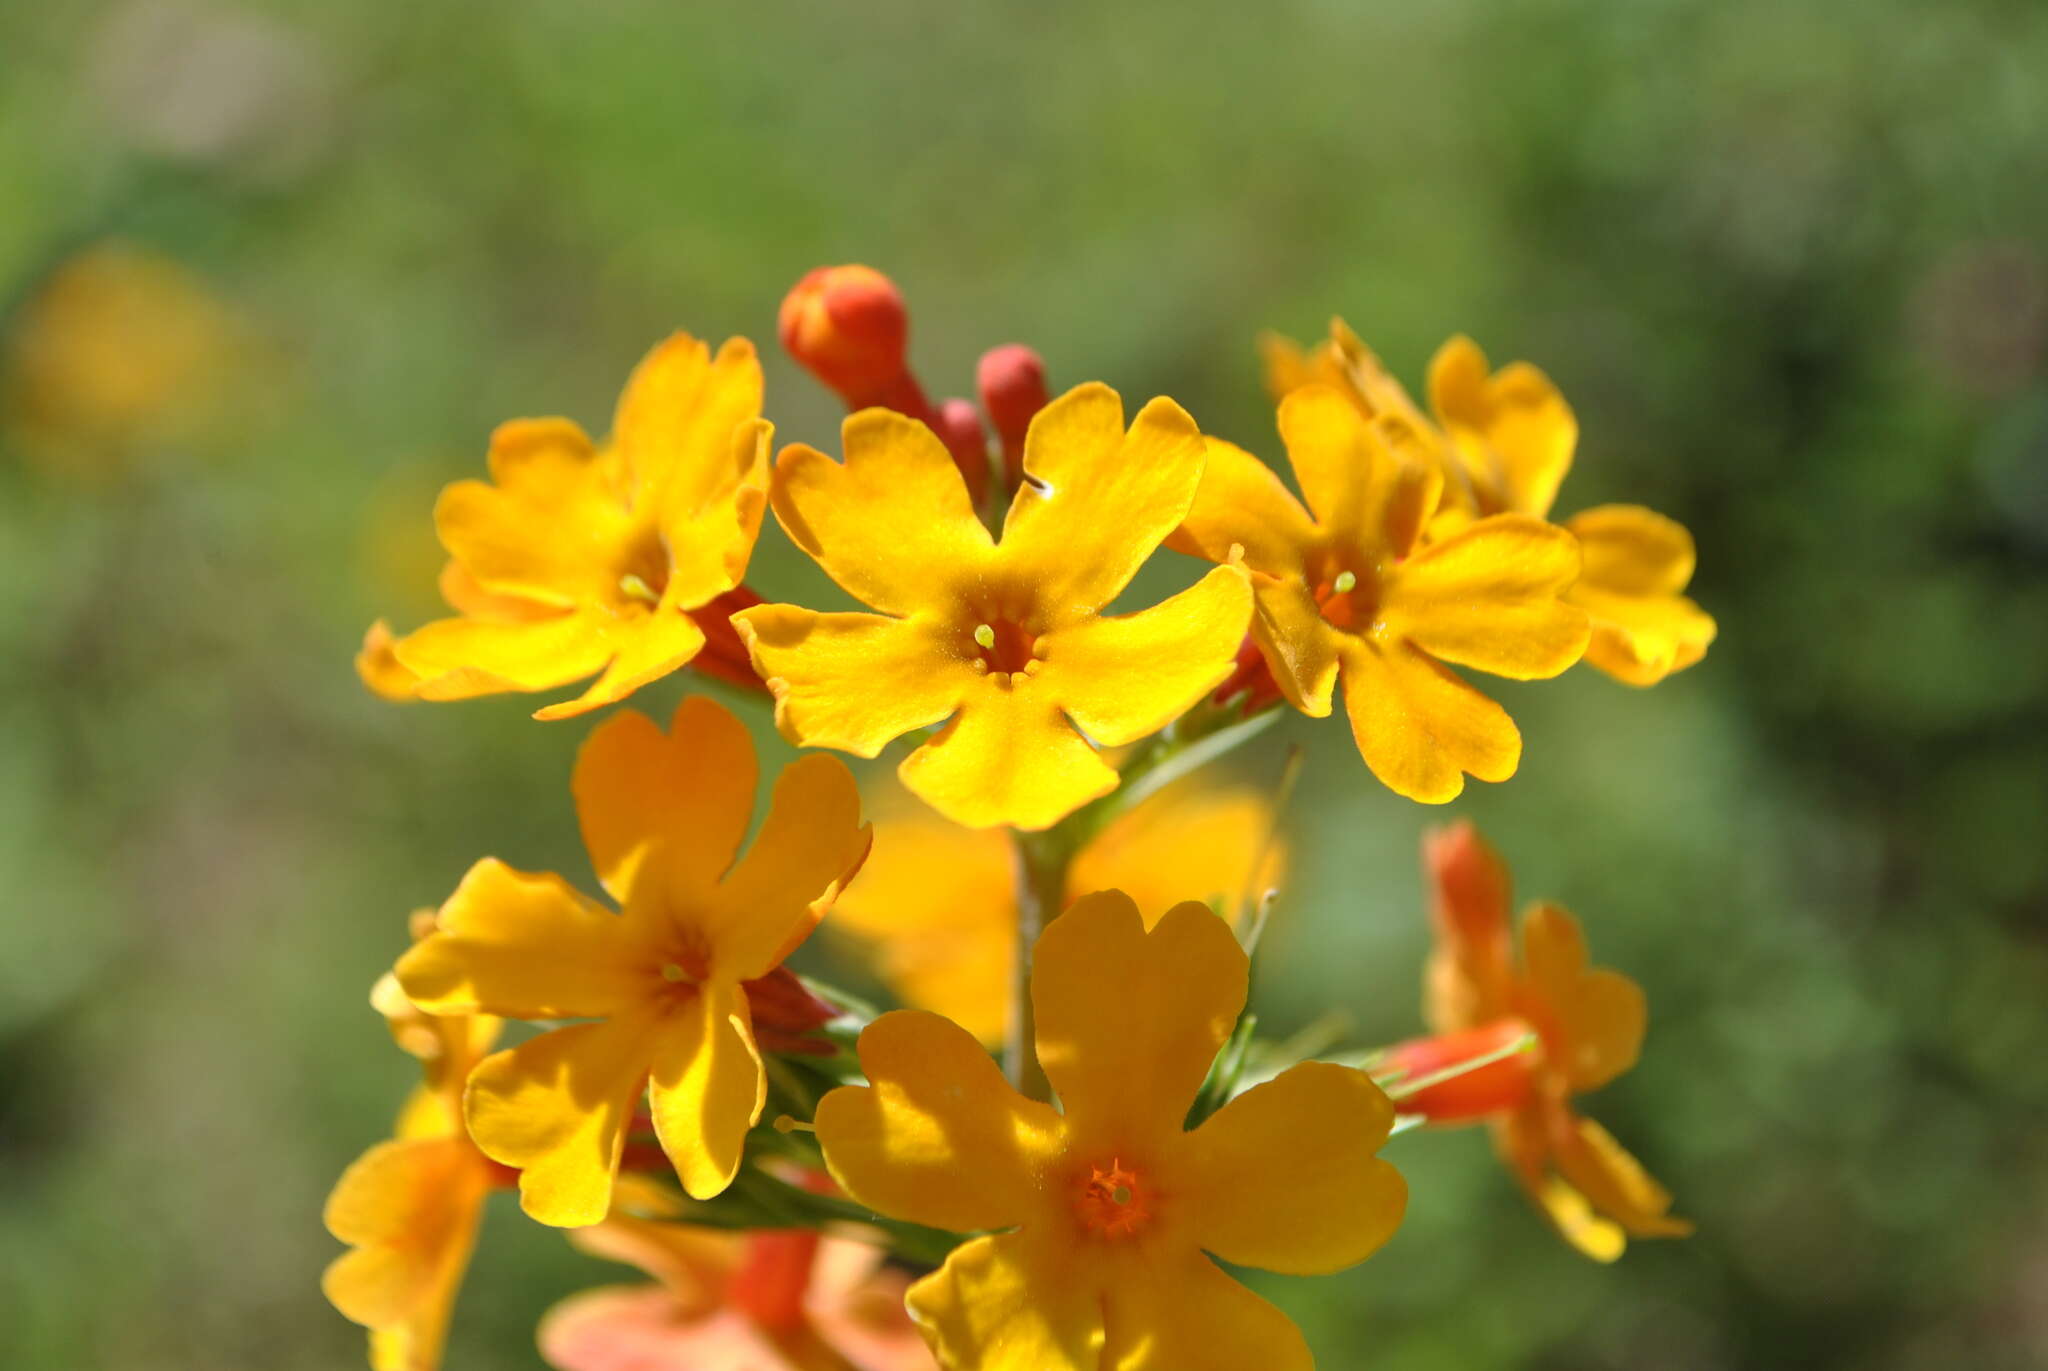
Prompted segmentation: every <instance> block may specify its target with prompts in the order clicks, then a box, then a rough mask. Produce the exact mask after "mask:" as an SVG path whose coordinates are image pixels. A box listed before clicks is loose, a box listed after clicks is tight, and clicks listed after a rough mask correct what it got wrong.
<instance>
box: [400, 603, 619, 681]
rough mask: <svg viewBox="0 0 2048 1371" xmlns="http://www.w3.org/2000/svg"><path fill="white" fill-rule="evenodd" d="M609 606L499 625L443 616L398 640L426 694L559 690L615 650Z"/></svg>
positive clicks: (402, 662) (402, 659)
mask: <svg viewBox="0 0 2048 1371" xmlns="http://www.w3.org/2000/svg"><path fill="white" fill-rule="evenodd" d="M609 619H610V616H609V615H607V614H605V613H604V612H603V611H601V610H570V611H567V612H564V613H558V614H551V615H549V616H548V617H547V618H545V619H528V620H522V621H518V622H513V623H496V622H489V621H485V620H478V619H436V620H435V621H434V622H433V623H430V624H428V625H426V626H425V627H423V628H417V629H414V630H413V631H412V632H411V633H408V634H406V635H405V636H404V637H403V638H400V639H399V640H398V641H397V642H395V643H393V644H392V645H391V650H392V653H393V655H395V656H396V657H397V659H398V661H399V664H400V665H401V666H403V667H404V668H405V669H406V670H408V671H411V672H413V673H414V674H415V675H417V676H418V677H419V678H420V680H419V685H418V688H417V693H418V695H419V697H420V698H421V699H423V700H467V699H471V698H473V697H475V696H478V695H494V694H498V693H500V692H502V691H508V690H552V689H554V688H555V687H556V686H560V685H567V684H568V683H569V682H571V681H576V680H581V679H582V678H583V677H585V676H588V675H590V674H591V673H592V672H593V671H596V670H598V669H599V668H601V667H602V666H604V664H605V662H606V661H607V660H608V659H609V658H610V657H611V655H612V648H611V645H610V644H609V643H608V642H607V641H606V637H605V629H606V627H607V624H608V622H609Z"/></svg>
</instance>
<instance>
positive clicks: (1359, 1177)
mask: <svg viewBox="0 0 2048 1371" xmlns="http://www.w3.org/2000/svg"><path fill="white" fill-rule="evenodd" d="M1393 1123H1394V1106H1393V1104H1392V1103H1391V1102H1390V1101H1389V1100H1388V1099H1387V1097H1386V1095H1385V1094H1384V1093H1382V1092H1381V1090H1380V1088H1379V1087H1378V1086H1376V1085H1374V1084H1373V1083H1372V1078H1371V1077H1369V1076H1367V1075H1366V1074H1365V1073H1364V1072H1363V1071H1356V1070H1353V1069H1352V1068H1350V1067H1345V1066H1338V1065H1336V1064H1334V1063H1331V1062H1304V1063H1302V1064H1301V1065H1299V1066H1295V1067H1291V1068H1289V1069H1288V1070H1286V1071H1284V1072H1282V1073H1281V1074H1280V1075H1279V1076H1277V1077H1275V1078H1274V1079H1273V1080H1270V1081H1267V1082H1266V1083H1265V1084H1263V1085H1257V1086H1254V1087H1252V1088H1251V1089H1250V1090H1248V1091H1246V1092H1245V1093H1244V1094H1242V1095H1240V1096H1238V1097H1237V1098H1236V1099H1234V1100H1232V1101H1231V1102H1230V1103H1229V1104H1227V1105H1225V1106H1224V1107H1223V1108H1222V1109H1220V1110H1219V1111H1217V1113H1216V1114H1215V1115H1214V1116H1212V1117H1211V1118H1210V1119H1209V1120H1208V1121H1207V1122H1205V1123H1204V1124H1203V1125H1202V1126H1201V1127H1200V1128H1199V1129H1197V1130H1196V1131H1195V1133H1194V1134H1193V1136H1192V1137H1190V1138H1189V1139H1188V1142H1187V1149H1188V1150H1187V1164H1188V1166H1189V1176H1190V1178H1191V1180H1190V1182H1189V1184H1190V1187H1191V1191H1192V1193H1191V1195H1190V1199H1189V1208H1190V1211H1191V1218H1192V1221H1193V1223H1194V1225H1195V1229H1196V1237H1195V1241H1196V1242H1198V1243H1199V1244H1200V1245H1201V1246H1202V1247H1203V1248H1205V1249H1206V1250H1208V1251H1210V1252H1213V1253H1215V1254H1216V1255H1217V1256H1219V1257H1221V1258H1223V1260H1225V1261H1228V1262H1234V1263H1236V1264H1237V1265H1240V1266H1258V1267H1263V1268H1265V1269H1266V1270H1268V1271H1286V1272H1290V1273H1293V1274H1296V1275H1320V1274H1323V1273H1326V1272H1330V1271H1339V1270H1342V1269H1343V1268H1344V1267H1347V1266H1351V1265H1353V1264H1354V1263H1357V1262H1362V1261H1364V1260H1365V1259H1366V1258H1367V1257H1369V1256H1371V1255H1372V1254H1373V1253H1374V1252H1376V1251H1378V1250H1379V1248H1380V1246H1381V1245H1382V1244H1383V1243H1385V1242H1386V1240H1387V1239H1388V1238H1390V1237H1392V1236H1393V1235H1394V1230H1395V1228H1397V1227H1399V1226H1400V1223H1401V1215H1402V1213H1403V1212H1404V1211H1405V1210H1406V1208H1407V1204H1408V1186H1407V1183H1406V1182H1404V1181H1403V1180H1402V1179H1401V1176H1400V1173H1399V1172H1397V1171H1395V1170H1394V1168H1393V1167H1392V1166H1390V1165H1388V1164H1387V1163H1386V1162H1384V1161H1381V1160H1380V1159H1379V1158H1378V1157H1376V1156H1374V1155H1373V1154H1374V1153H1375V1152H1377V1151H1378V1150H1379V1148H1380V1145H1381V1144H1382V1143H1384V1142H1385V1141H1386V1140H1387V1132H1388V1130H1389V1129H1390V1128H1392V1127H1393Z"/></svg>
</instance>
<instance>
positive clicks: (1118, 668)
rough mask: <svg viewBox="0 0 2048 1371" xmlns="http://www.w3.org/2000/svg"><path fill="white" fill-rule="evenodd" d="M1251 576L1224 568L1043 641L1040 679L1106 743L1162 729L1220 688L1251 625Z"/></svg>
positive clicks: (1089, 731)
mask: <svg viewBox="0 0 2048 1371" xmlns="http://www.w3.org/2000/svg"><path fill="white" fill-rule="evenodd" d="M1251 612H1252V592H1251V585H1250V582H1249V581H1248V580H1247V579H1246V577H1245V574H1244V573H1243V572H1242V571H1240V570H1238V569H1237V568H1236V567H1230V566H1220V567H1217V568H1216V569H1215V570H1214V571H1211V572H1210V573H1209V574H1208V575H1206V576H1204V577H1203V578H1202V579H1201V580H1199V581H1197V582H1196V583H1195V584H1194V585H1192V586H1189V587H1188V588H1187V589H1186V590H1184V591H1182V592H1181V593H1180V594H1178V595H1175V596H1173V597H1172V598H1171V599H1169V600H1166V601H1164V602H1162V603H1160V604H1157V605H1154V606H1153V607H1152V608H1150V609H1146V610H1140V611H1139V612H1137V613H1135V614H1125V615H1120V616H1117V617H1115V618H1111V617H1107V616H1101V617H1095V618H1089V619H1084V620H1082V621H1081V622H1079V623H1076V624H1073V625H1071V626H1069V627H1063V628H1057V629H1054V630H1053V631H1052V632H1050V633H1048V634H1046V635H1045V636H1044V637H1042V638H1040V639H1039V647H1040V654H1041V656H1042V657H1043V659H1044V669H1043V671H1042V672H1041V674H1040V675H1039V677H1038V678H1037V679H1038V684H1039V685H1040V686H1042V687H1043V688H1044V689H1045V690H1046V691H1047V692H1049V693H1051V694H1052V695H1053V696H1054V697H1055V698H1057V699H1058V701H1059V702H1060V704H1061V705H1062V706H1063V707H1064V708H1065V710H1066V712H1067V715H1068V717H1069V718H1071V719H1072V720H1073V721H1074V724H1075V726H1076V727H1078V728H1079V729H1080V730H1081V732H1083V733H1084V734H1086V735H1087V736H1088V737H1090V738H1092V739H1094V740H1095V741H1096V742H1097V743H1101V744H1103V745H1105V746H1109V747H1120V746H1122V745H1123V744H1125V743H1133V742H1136V741H1137V740H1138V739H1140V738H1143V737H1145V736H1147V735H1148V734H1152V733H1156V732H1158V731H1159V730H1160V729H1162V728H1164V727H1165V726H1166V725H1167V724H1169V723H1171V722H1172V721H1173V720H1174V719H1176V718H1179V717H1180V715H1181V714H1182V713H1184V712H1185V711H1186V710H1187V708H1188V707H1189V706H1190V705H1192V704H1194V703H1195V702H1197V701H1198V700H1200V699H1201V698H1202V697H1203V696H1204V695H1206V694H1208V693H1209V692H1210V691H1211V690H1213V689H1215V688H1216V687H1217V686H1218V685H1220V684H1221V683H1222V681H1223V678H1224V677H1226V676H1228V675H1229V674H1230V671H1231V668H1232V667H1233V666H1234V665H1235V664H1236V660H1237V649H1238V645H1239V644H1240V643H1242V642H1243V641H1244V635H1245V631H1246V629H1247V628H1249V627H1250V623H1251Z"/></svg>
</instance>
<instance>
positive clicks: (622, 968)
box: [396, 857, 647, 1019]
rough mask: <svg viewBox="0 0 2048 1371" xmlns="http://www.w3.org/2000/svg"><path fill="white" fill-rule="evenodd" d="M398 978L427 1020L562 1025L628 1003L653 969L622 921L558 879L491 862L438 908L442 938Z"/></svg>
mask: <svg viewBox="0 0 2048 1371" xmlns="http://www.w3.org/2000/svg"><path fill="white" fill-rule="evenodd" d="M396 970H397V974H398V979H399V982H400V984H402V985H403V986H404V987H405V993H406V995H407V996H408V997H409V998H410V999H411V1000H412V1001H413V1002H414V1003H415V1004H417V1005H419V1006H420V1008H422V1009H425V1010H427V1011H428V1012H430V1013H435V1014H448V1013H466V1012H474V1011H475V1010H478V1009H481V1010H484V1011H485V1012H487V1013H491V1014H498V1015H503V1016H506V1017H510V1018H522V1019H560V1018H579V1017H583V1016H585V1015H601V1014H610V1013H613V1012H615V1011H616V1010H618V1009H620V1008H621V1007H623V1006H625V1005H627V1004H629V1003H631V1002H632V1001H633V1000H634V999H635V998H637V997H638V996H639V995H640V993H641V992H642V990H643V988H644V986H645V983H646V970H647V968H646V966H645V958H644V957H643V956H641V955H639V951H638V948H637V947H636V944H635V943H634V942H633V940H632V938H631V936H630V934H629V932H628V929H627V926H626V923H625V921H624V920H622V919H620V918H619V916H618V915H616V914H613V913H612V912H611V911H610V910H607V909H605V908H604V907H603V906H602V905H599V904H597V903H596V902H594V901H592V900H589V899H587V898H585V897H584V896H583V895H580V894H578V893H577V892H576V891H575V890H574V889H572V888H571V887H570V885H569V884H568V882H566V881H564V880H563V879H562V878H561V877H559V876H555V875H551V874H547V873H532V872H524V871H515V870H513V869H512V868H511V867H509V866H507V865H505V864H504V863H503V862H501V861H499V860H498V859H497V858H495V857H486V858H485V859H484V860H482V861H480V862H478V863H477V864H476V865H475V866H472V867H471V868H470V869H469V871H468V873H467V874H466V875H464V876H463V878H462V884H460V885H459V886H457V887H456V888H455V893H454V894H453V895H450V896H449V897H448V902H447V903H446V904H444V905H442V906H441V912H440V915H439V922H438V928H437V931H436V932H435V933H434V934H433V935H432V936H431V937H428V938H426V939H425V940H423V941H421V942H419V943H417V944H415V945H414V946H413V947H412V948H411V949H410V950H409V951H407V952H406V954H405V955H404V956H403V957H400V958H399V959H398V966H397V968H396Z"/></svg>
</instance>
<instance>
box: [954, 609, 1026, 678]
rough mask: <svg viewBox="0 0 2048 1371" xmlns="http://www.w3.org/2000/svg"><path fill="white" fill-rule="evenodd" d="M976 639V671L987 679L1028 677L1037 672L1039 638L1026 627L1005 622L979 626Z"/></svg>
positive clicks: (986, 622)
mask: <svg viewBox="0 0 2048 1371" xmlns="http://www.w3.org/2000/svg"><path fill="white" fill-rule="evenodd" d="M970 636H971V637H972V638H973V642H974V646H973V660H974V669H975V671H976V672H977V673H979V674H981V675H984V676H1010V675H1014V674H1016V673H1017V672H1022V673H1024V674H1025V675H1027V676H1029V675H1032V674H1033V673H1035V672H1036V671H1037V670H1038V665H1039V662H1040V660H1041V659H1040V658H1039V656H1038V637H1037V635H1036V634H1033V633H1031V632H1029V631H1028V630H1026V629H1025V628H1024V627H1023V626H1021V625H1019V624H1017V623H1015V622H1013V621H1011V620H1009V619H1003V618H989V619H986V620H983V621H982V622H980V623H977V624H976V625H975V626H974V632H973V634H972V635H970Z"/></svg>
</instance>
